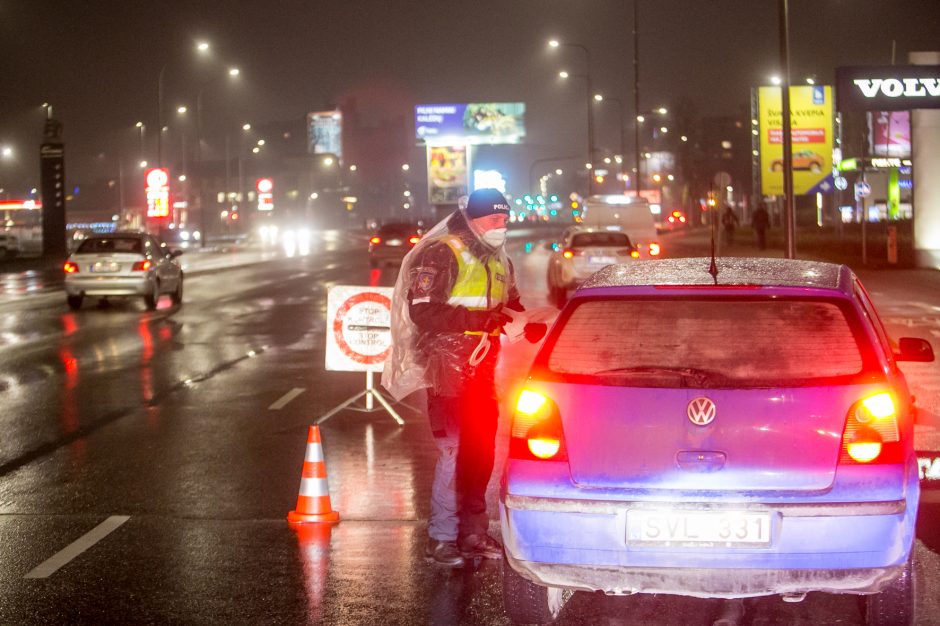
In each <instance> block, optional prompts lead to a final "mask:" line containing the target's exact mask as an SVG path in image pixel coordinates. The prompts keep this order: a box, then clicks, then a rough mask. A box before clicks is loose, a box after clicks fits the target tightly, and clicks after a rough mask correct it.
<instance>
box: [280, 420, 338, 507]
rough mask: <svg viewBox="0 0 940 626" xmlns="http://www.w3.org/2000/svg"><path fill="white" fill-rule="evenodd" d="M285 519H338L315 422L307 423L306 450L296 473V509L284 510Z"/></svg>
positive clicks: (318, 428)
mask: <svg viewBox="0 0 940 626" xmlns="http://www.w3.org/2000/svg"><path fill="white" fill-rule="evenodd" d="M287 521H288V522H290V523H291V524H305V523H309V522H338V521H339V513H338V512H336V511H334V510H333V509H332V508H331V507H330V485H329V483H327V481H326V463H324V462H323V444H322V443H321V441H320V427H319V426H311V427H310V430H309V432H308V433H307V453H306V454H305V455H304V469H303V472H302V473H301V475H300V494H299V495H298V496H297V510H296V511H291V512H290V513H288V514H287Z"/></svg>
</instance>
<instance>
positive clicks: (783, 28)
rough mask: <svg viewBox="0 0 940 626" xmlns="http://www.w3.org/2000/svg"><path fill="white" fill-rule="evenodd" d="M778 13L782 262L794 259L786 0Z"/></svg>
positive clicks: (794, 229)
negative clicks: (783, 241)
mask: <svg viewBox="0 0 940 626" xmlns="http://www.w3.org/2000/svg"><path fill="white" fill-rule="evenodd" d="M779 9H780V66H781V67H780V70H781V74H782V76H781V82H780V90H781V93H780V105H781V106H780V110H781V115H782V116H783V120H782V121H783V202H784V217H785V219H786V221H787V225H786V239H787V250H786V253H787V254H786V258H788V259H795V258H796V198H794V197H793V139H792V137H791V134H790V12H789V7H788V4H787V0H779Z"/></svg>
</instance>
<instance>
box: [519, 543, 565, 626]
mask: <svg viewBox="0 0 940 626" xmlns="http://www.w3.org/2000/svg"><path fill="white" fill-rule="evenodd" d="M566 599H567V598H566V594H565V591H564V590H563V589H561V588H559V587H543V586H542V585H536V584H535V583H533V582H529V581H528V580H526V579H525V578H523V577H522V576H521V575H520V574H519V573H518V572H516V570H514V569H513V568H512V566H511V565H509V563H507V562H506V559H503V607H504V608H505V609H506V613H507V615H509V619H510V620H511V621H512V623H513V624H551V623H552V622H554V621H555V620H556V619H557V618H558V616H559V615H560V614H561V609H562V608H563V607H564V606H565V600H566Z"/></svg>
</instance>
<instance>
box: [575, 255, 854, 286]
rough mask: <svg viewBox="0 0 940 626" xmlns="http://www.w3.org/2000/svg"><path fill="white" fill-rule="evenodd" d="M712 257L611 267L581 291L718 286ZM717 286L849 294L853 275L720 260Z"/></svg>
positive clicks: (837, 269) (798, 265) (799, 264)
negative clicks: (806, 289)
mask: <svg viewBox="0 0 940 626" xmlns="http://www.w3.org/2000/svg"><path fill="white" fill-rule="evenodd" d="M710 263H711V258H709V257H699V258H684V259H660V260H653V261H637V262H634V263H630V264H629V265H608V266H607V267H605V268H604V269H602V270H600V271H598V272H597V273H595V274H594V275H593V276H591V278H589V279H588V280H587V281H586V282H585V283H584V285H583V286H582V289H589V288H599V287H640V286H655V285H670V286H683V285H689V286H705V285H714V284H716V281H715V279H714V278H713V277H712V275H711V274H709V273H708V268H709V265H710ZM716 265H717V267H718V277H717V284H718V285H756V286H765V287H805V288H816V289H820V288H821V289H832V290H840V291H847V290H848V289H849V287H848V286H849V285H851V278H852V276H853V274H852V271H851V270H850V269H849V268H848V267H846V266H844V265H837V264H835V263H821V262H818V261H802V260H795V259H766V258H753V257H719V258H717V259H716Z"/></svg>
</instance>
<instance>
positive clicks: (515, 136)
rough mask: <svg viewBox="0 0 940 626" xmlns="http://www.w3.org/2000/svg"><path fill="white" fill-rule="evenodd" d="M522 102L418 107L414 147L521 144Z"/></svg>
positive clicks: (523, 121)
mask: <svg viewBox="0 0 940 626" xmlns="http://www.w3.org/2000/svg"><path fill="white" fill-rule="evenodd" d="M524 118H525V103H524V102H473V103H470V104H420V105H418V106H416V107H415V136H416V137H417V139H418V145H428V146H445V145H454V144H458V143H460V144H467V145H478V144H503V143H510V144H511V143H521V142H522V139H523V138H524V137H525V119H524Z"/></svg>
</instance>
